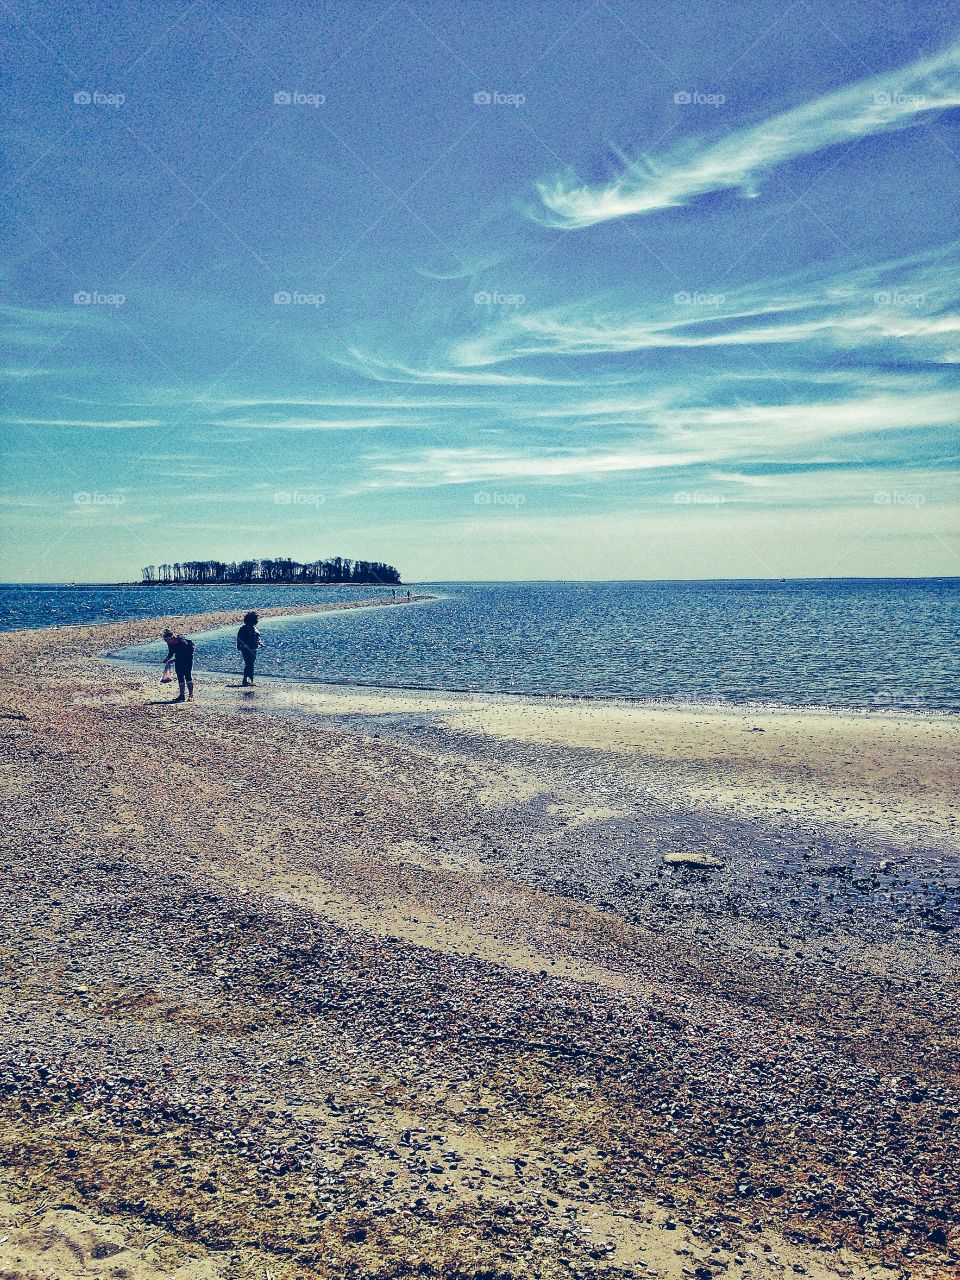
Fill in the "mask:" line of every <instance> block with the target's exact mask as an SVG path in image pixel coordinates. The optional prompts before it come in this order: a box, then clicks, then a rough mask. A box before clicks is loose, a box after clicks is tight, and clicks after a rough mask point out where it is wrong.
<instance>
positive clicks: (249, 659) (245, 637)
mask: <svg viewBox="0 0 960 1280" xmlns="http://www.w3.org/2000/svg"><path fill="white" fill-rule="evenodd" d="M259 621H260V615H259V614H258V613H255V612H254V611H253V609H251V610H250V612H249V613H245V614H244V615H243V626H242V627H241V628H240V630H239V631H238V632H237V648H238V649H239V650H240V652H241V654H242V655H243V685H242V686H241V688H242V687H244V686H246V685H248V684H253V664H254V663H255V662H256V660H257V650H258V649H262V648H263V641H262V640H261V639H260V632H259V631H258V630H257V623H258V622H259Z"/></svg>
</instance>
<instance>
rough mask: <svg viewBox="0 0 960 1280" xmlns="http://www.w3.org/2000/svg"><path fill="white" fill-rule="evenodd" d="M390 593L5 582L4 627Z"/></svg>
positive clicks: (1, 588) (0, 612) (0, 614)
mask: <svg viewBox="0 0 960 1280" xmlns="http://www.w3.org/2000/svg"><path fill="white" fill-rule="evenodd" d="M378 596H386V597H387V598H388V599H389V597H390V588H389V587H385V588H384V587H367V586H356V587H270V586H262V585H260V586H253V587H230V586H223V587H137V586H133V587H131V586H113V585H110V584H103V585H101V584H94V585H90V586H71V585H67V586H64V585H62V584H60V583H49V582H38V583H0V631H12V630H15V629H17V628H20V627H52V626H76V625H77V624H84V623H90V622H117V621H119V620H120V619H122V618H161V617H176V616H177V615H178V614H185V613H203V612H205V611H206V612H212V611H213V610H215V609H237V610H239V612H240V613H241V614H242V613H245V612H246V611H247V609H266V608H267V607H269V606H274V605H283V604H287V603H291V604H331V603H333V602H335V601H337V600H343V599H344V598H346V599H348V600H362V599H373V598H376V597H378Z"/></svg>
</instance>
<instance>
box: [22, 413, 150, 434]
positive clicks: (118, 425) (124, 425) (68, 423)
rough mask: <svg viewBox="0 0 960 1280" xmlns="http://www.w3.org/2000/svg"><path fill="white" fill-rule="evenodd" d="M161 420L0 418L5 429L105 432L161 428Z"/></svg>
mask: <svg viewBox="0 0 960 1280" xmlns="http://www.w3.org/2000/svg"><path fill="white" fill-rule="evenodd" d="M161 425H162V423H161V420H160V419H159V418H18V417H16V416H10V417H6V418H0V426H4V427H85V428H91V429H100V430H103V431H125V430H128V429H130V428H135V427H159V426H161Z"/></svg>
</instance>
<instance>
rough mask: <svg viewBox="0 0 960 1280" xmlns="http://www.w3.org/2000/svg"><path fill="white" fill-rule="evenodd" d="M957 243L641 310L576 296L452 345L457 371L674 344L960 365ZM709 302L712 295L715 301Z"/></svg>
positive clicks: (682, 296)
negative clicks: (805, 348)
mask: <svg viewBox="0 0 960 1280" xmlns="http://www.w3.org/2000/svg"><path fill="white" fill-rule="evenodd" d="M955 249H956V246H955V245H948V246H944V247H943V248H942V249H938V250H936V251H933V252H932V253H928V254H924V255H923V256H922V257H920V258H914V259H904V260H901V261H893V262H887V263H880V264H877V265H876V266H873V267H869V268H864V269H860V270H857V271H853V272H845V273H842V274H840V275H836V276H833V277H830V278H827V279H818V278H817V277H816V276H807V277H805V278H802V279H795V280H792V281H791V280H788V281H771V282H760V283H758V284H755V285H749V286H745V287H741V288H739V289H735V290H731V291H730V292H728V293H726V294H719V293H718V294H716V295H706V296H707V297H708V302H707V303H706V304H703V303H698V302H697V300H696V295H689V294H682V293H681V294H676V295H675V296H674V299H673V300H672V302H669V301H666V300H665V301H664V302H663V303H660V304H658V305H649V304H648V305H647V306H645V307H643V308H638V307H636V306H635V305H634V306H632V307H627V306H620V307H617V306H616V305H614V304H612V303H611V302H610V301H602V302H597V301H591V300H589V299H586V300H577V301H576V302H572V303H568V304H565V305H563V306H559V307H554V308H550V309H547V310H541V311H523V312H518V313H515V314H511V315H510V316H507V317H504V318H502V319H500V320H499V321H498V322H497V323H496V324H494V325H491V326H489V327H488V328H486V329H484V330H482V331H481V332H480V333H477V334H474V335H472V336H471V337H469V338H465V339H462V340H461V341H459V342H457V343H455V344H454V345H453V346H452V348H451V352H450V358H451V362H452V363H453V365H454V366H458V367H463V366H467V367H475V366H485V365H490V364H496V363H499V362H501V361H503V360H513V359H518V358H520V357H523V356H538V355H557V356H582V355H592V354H618V353H623V352H630V351H644V350H658V349H669V348H691V349H695V348H710V347H737V346H749V345H778V344H779V345H783V344H788V343H794V344H808V345H812V344H820V345H822V346H831V347H833V348H841V349H844V350H858V349H867V348H870V347H877V346H879V345H882V344H896V346H897V350H898V353H899V354H900V355H901V356H902V355H903V354H904V353H906V352H915V353H916V354H918V355H920V356H922V357H923V358H925V359H929V360H933V361H936V362H941V363H957V362H960V309H958V304H960V267H958V265H957V261H956V256H955V252H954V251H955ZM711 298H712V299H713V300H712V301H710V300H709V299H711Z"/></svg>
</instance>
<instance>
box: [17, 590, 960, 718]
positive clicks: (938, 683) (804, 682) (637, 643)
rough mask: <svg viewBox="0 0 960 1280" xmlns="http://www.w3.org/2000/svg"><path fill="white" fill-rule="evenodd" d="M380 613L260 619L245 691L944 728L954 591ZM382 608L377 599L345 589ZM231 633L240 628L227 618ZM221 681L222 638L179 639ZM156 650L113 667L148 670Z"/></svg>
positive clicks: (209, 603) (225, 599)
mask: <svg viewBox="0 0 960 1280" xmlns="http://www.w3.org/2000/svg"><path fill="white" fill-rule="evenodd" d="M417 590H418V591H423V590H427V591H430V592H431V593H433V594H435V595H436V596H438V597H439V598H437V599H435V600H431V601H428V602H424V603H415V604H413V605H409V606H408V605H402V606H398V607H397V608H389V609H371V610H356V611H352V612H349V613H329V614H326V615H322V616H320V617H316V618H303V617H301V618H293V619H288V620H269V619H268V620H266V621H264V622H263V623H262V624H261V631H262V633H263V638H264V642H265V644H266V646H267V647H266V648H265V649H264V650H263V651H262V652H261V655H260V658H259V661H258V667H257V670H258V674H259V675H263V676H270V677H280V678H286V679H296V680H318V681H325V682H329V683H337V684H366V685H395V686H401V687H407V688H439V689H467V690H478V691H479V690H484V691H490V692H511V693H534V694H567V695H579V696H586V697H595V698H596V697H618V698H636V699H644V700H646V699H651V700H657V701H667V702H677V701H696V702H765V703H781V704H790V705H795V706H836V707H862V708H871V709H874V710H876V709H882V708H885V707H887V708H894V709H901V710H917V711H922V710H937V711H950V712H957V711H960V649H958V639H960V579H955V578H951V579H920V580H917V579H909V580H894V579H884V580H875V579H871V580H856V579H846V580H840V581H791V582H602V583H583V582H571V583H562V582H544V583H536V582H535V583H509V582H507V583H503V582H497V583H465V584H453V583H439V584H435V585H430V584H426V585H420V586H418V587H417ZM360 594H362V595H365V596H376V595H378V596H380V597H384V596H385V597H386V598H388V599H389V596H390V591H389V589H387V590H386V591H383V590H379V589H364V588H352V589H351V590H350V593H349V595H347V597H346V598H348V599H356V598H358V595H360ZM342 599H344V592H343V591H342V590H338V589H336V588H322V587H318V588H315V589H313V588H305V589H303V590H300V589H297V590H293V591H291V590H286V591H285V590H284V589H282V588H273V589H271V588H269V587H257V588H253V589H245V588H230V587H228V588H213V587H211V588H205V587H201V588H184V589H176V588H155V589H150V588H145V589H144V588H136V587H132V588H131V587H126V588H125V587H103V588H57V589H55V590H54V589H51V588H48V587H45V588H23V587H13V588H11V587H7V588H3V589H2V600H3V603H4V604H5V606H6V609H5V611H6V612H7V613H8V615H9V616H8V618H7V620H6V621H5V623H4V625H6V626H21V627H23V626H46V625H49V624H51V623H71V622H78V621H83V622H92V621H97V620H99V619H104V620H106V619H108V618H109V619H116V618H122V617H148V616H151V615H155V614H165V615H170V614H174V613H176V612H177V611H178V610H182V611H183V612H185V613H186V612H191V613H193V612H200V611H202V610H204V609H223V608H236V609H237V611H238V615H239V614H240V613H241V612H242V611H243V610H245V609H247V608H251V607H256V606H258V605H260V606H266V605H268V604H280V605H282V604H284V603H285V602H288V601H289V602H290V603H294V602H296V603H298V604H300V603H312V602H317V603H328V602H330V601H331V600H342ZM238 621H239V617H238ZM194 639H195V640H196V643H197V665H198V667H200V668H206V669H207V670H217V671H237V670H238V669H239V662H238V655H237V651H236V647H235V631H234V630H233V629H231V630H229V631H226V632H222V631H218V632H208V633H204V634H202V635H195V636H194ZM161 652H162V649H161V646H159V645H152V646H141V647H139V648H136V649H128V650H124V651H123V653H122V655H119V656H122V657H124V658H127V659H134V660H138V659H143V658H149V659H155V658H158V657H159V656H160V654H161Z"/></svg>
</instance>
